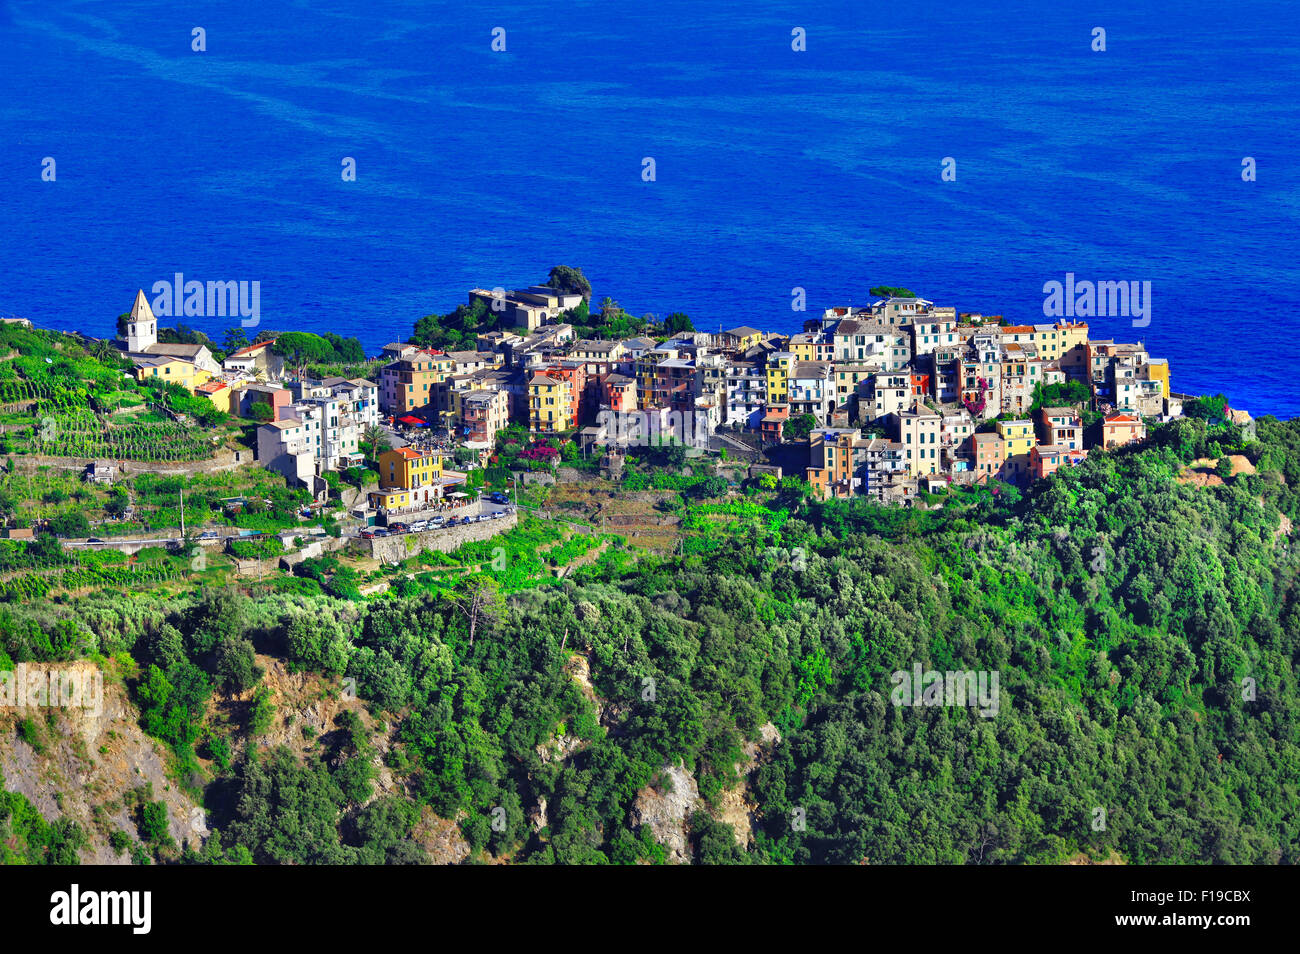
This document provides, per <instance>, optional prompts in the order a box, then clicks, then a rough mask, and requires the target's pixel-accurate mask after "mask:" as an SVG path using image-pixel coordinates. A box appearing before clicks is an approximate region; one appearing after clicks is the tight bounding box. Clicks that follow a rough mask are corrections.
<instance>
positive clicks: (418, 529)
mask: <svg viewBox="0 0 1300 954" xmlns="http://www.w3.org/2000/svg"><path fill="white" fill-rule="evenodd" d="M428 529H429V521H428V520H417V521H415V523H413V524H411V532H412V533H424V531H426V530H428Z"/></svg>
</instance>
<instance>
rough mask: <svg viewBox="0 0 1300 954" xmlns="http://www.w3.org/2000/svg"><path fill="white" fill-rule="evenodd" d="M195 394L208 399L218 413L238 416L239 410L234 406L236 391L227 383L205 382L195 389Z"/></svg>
mask: <svg viewBox="0 0 1300 954" xmlns="http://www.w3.org/2000/svg"><path fill="white" fill-rule="evenodd" d="M194 393H195V394H196V395H198V396H199V397H205V398H207V399H208V400H209V401H211V402H212V404H213V406H214V407H216V409H217V410H218V411H225V412H226V413H227V414H238V409H237V408H236V407H235V406H234V396H235V389H234V388H232V387H231V386H230V385H229V384H227V383H226V382H225V381H215V380H214V381H205V382H204V383H203V384H200V385H199V386H198V387H196V388H195V389H194Z"/></svg>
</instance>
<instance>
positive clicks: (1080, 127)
mask: <svg viewBox="0 0 1300 954" xmlns="http://www.w3.org/2000/svg"><path fill="white" fill-rule="evenodd" d="M1298 26H1300V11H1297V10H1296V9H1295V8H1294V7H1293V6H1292V5H1290V4H1287V3H1283V2H1252V3H1247V4H1242V5H1236V6H1234V7H1232V8H1231V9H1226V8H1223V7H1222V5H1218V4H1212V3H1205V2H1192V3H1180V4H1177V5H1175V4H1172V3H1163V2H1162V3H1156V4H1152V5H1148V6H1146V7H1144V9H1142V10H1137V11H1134V10H1129V9H1127V8H1126V7H1125V6H1123V5H1119V4H1101V5H1097V4H1088V5H1084V4H1077V3H1066V4H1062V5H1058V6H1054V7H1053V8H1052V9H1051V10H1048V11H1041V10H1037V9H1035V8H1034V6H1033V5H1031V4H1027V3H1012V4H1000V5H998V7H997V8H996V9H988V8H986V7H985V6H984V5H981V4H974V3H950V4H943V5H926V4H923V5H920V6H917V7H912V8H909V9H906V10H900V9H897V8H895V7H892V6H888V7H887V6H885V5H875V4H869V5H863V4H843V3H832V4H827V5H824V6H818V7H817V8H816V9H815V10H809V11H802V10H798V9H794V8H791V7H790V6H789V5H786V4H779V3H768V2H758V3H754V4H750V5H748V6H747V7H746V8H745V9H744V10H743V12H739V13H737V12H735V11H732V10H727V9H724V8H722V7H721V6H720V5H711V4H704V5H700V4H694V3H682V2H666V3H660V4H655V5H640V4H632V3H626V2H612V3H577V4H573V5H571V6H570V7H567V8H566V10H565V11H564V13H563V14H561V13H559V12H557V11H556V10H555V9H554V8H553V7H550V6H544V5H539V4H527V3H504V4H500V5H497V6H495V7H493V8H492V9H491V10H483V11H477V10H470V9H465V8H462V7H460V6H457V5H454V4H419V3H410V2H398V3H390V4H385V5H384V6H383V8H382V9H377V10H374V11H367V12H366V13H365V14H356V13H353V12H351V11H350V10H349V9H348V5H347V4H344V3H341V2H337V0H325V2H320V3H313V4H311V5H310V6H309V5H307V4H306V3H291V4H281V5H276V4H270V5H259V6H257V7H254V8H248V9H242V8H241V9H238V10H232V9H227V8H225V7H222V6H219V5H215V4H213V5H208V4H198V5H196V6H194V7H191V8H189V9H186V10H183V11H182V10H177V9H176V8H175V7H174V5H170V4H164V3H161V2H157V0H149V2H144V0H127V2H121V3H115V4H112V5H105V4H101V3H95V2H80V3H76V2H74V3H69V4H60V5H59V6H58V7H50V6H48V5H45V4H42V3H37V2H27V0H9V2H6V3H4V4H3V5H2V6H0V63H3V64H4V65H5V66H6V67H7V68H6V69H5V70H3V71H0V130H3V137H4V142H5V143H6V147H7V148H6V149H4V150H3V151H2V152H0V175H3V178H4V181H5V183H6V186H7V187H6V188H5V189H4V190H2V191H0V223H3V224H4V225H5V226H6V228H5V229H4V231H3V236H4V237H3V239H0V241H3V243H4V244H3V253H4V260H5V268H4V269H3V271H0V313H3V314H8V315H17V316H21V317H26V318H30V319H32V320H33V321H34V322H36V323H37V324H39V325H42V326H46V327H53V328H61V329H65V330H81V331H85V332H87V333H90V334H96V335H111V334H112V332H113V328H114V321H115V319H116V317H117V315H119V314H121V313H123V312H125V311H127V310H128V309H129V307H130V305H131V302H132V300H133V298H134V296H135V293H136V290H137V289H143V290H144V291H145V294H146V296H148V297H149V298H150V299H152V298H153V293H152V288H153V285H154V284H155V283H156V282H159V281H170V280H171V279H172V276H173V274H174V273H177V272H180V273H183V274H184V275H185V276H186V277H187V278H193V279H197V280H200V281H249V282H251V281H257V282H259V283H260V291H261V301H260V305H261V318H260V328H269V329H275V330H310V331H315V332H326V331H331V332H335V333H337V334H340V335H344V336H356V337H358V338H360V339H361V341H362V343H363V344H364V345H365V347H366V350H367V352H368V353H372V354H373V353H375V352H377V351H378V350H379V348H381V347H382V346H383V345H384V344H385V343H387V342H389V341H394V340H405V339H406V338H407V337H408V336H409V335H410V333H411V330H412V327H413V326H414V324H415V322H416V320H418V319H419V318H420V317H421V316H422V315H426V314H430V313H445V312H447V311H450V310H451V309H452V308H454V307H455V306H456V305H457V304H460V303H462V302H464V301H466V296H467V292H468V290H469V289H470V288H473V287H487V288H492V287H495V286H503V287H505V288H513V287H522V286H525V285H529V284H534V283H538V282H541V281H544V280H545V278H546V275H547V272H548V271H549V269H550V268H551V266H553V265H557V264H567V265H575V266H580V267H582V268H583V269H584V271H585V273H586V275H587V277H588V278H589V279H590V281H591V283H592V286H593V292H594V298H595V299H596V300H599V299H600V298H602V297H604V296H606V295H608V296H611V297H613V298H615V299H616V300H618V301H619V302H620V303H621V304H622V305H623V306H624V307H625V308H626V309H627V310H628V311H629V312H631V313H633V314H636V315H641V314H647V313H648V314H654V315H657V316H660V317H662V316H664V315H666V314H667V313H669V312H673V311H683V312H686V313H687V314H688V315H690V316H691V318H692V319H693V321H694V323H695V325H696V327H697V328H700V329H701V330H716V329H717V328H718V327H720V326H725V327H731V326H735V325H741V324H747V325H752V326H754V327H757V328H761V329H763V330H771V331H779V332H784V333H789V332H792V331H795V330H799V328H800V327H801V325H802V323H803V321H804V320H805V319H807V318H811V317H815V316H817V315H819V314H820V313H821V311H822V310H823V309H824V308H827V307H832V306H844V305H862V304H866V303H867V302H868V301H869V300H870V298H871V296H869V294H868V289H869V288H870V287H872V286H874V285H896V286H905V287H907V288H910V289H912V290H913V291H915V292H916V293H917V294H920V295H922V296H924V297H926V298H929V299H932V300H934V301H935V302H936V303H938V304H943V305H953V306H955V307H956V308H957V309H958V310H959V311H974V312H983V313H985V314H1002V315H1004V316H1005V317H1006V318H1007V319H1008V320H1009V321H1011V322H1013V323H1017V324H1020V323H1024V324H1030V323H1036V322H1043V321H1050V320H1052V319H1051V318H1049V317H1046V316H1044V311H1043V308H1044V299H1045V297H1046V295H1045V293H1044V285H1045V284H1046V283H1049V282H1053V281H1058V282H1063V281H1064V280H1065V277H1066V275H1067V274H1072V275H1074V276H1075V277H1076V278H1077V279H1078V280H1091V281H1125V282H1137V283H1145V282H1149V283H1150V286H1149V287H1150V289H1151V292H1150V306H1151V308H1150V315H1149V322H1148V323H1146V324H1144V325H1137V326H1135V325H1134V323H1133V321H1132V320H1131V319H1130V318H1124V317H1113V318H1097V317H1093V318H1089V319H1087V320H1088V321H1089V324H1090V326H1091V327H1092V328H1093V329H1094V330H1093V333H1092V336H1093V337H1094V338H1114V339H1115V340H1120V341H1135V340H1140V341H1143V342H1145V344H1146V345H1147V347H1148V350H1149V352H1150V353H1151V354H1152V355H1153V356H1155V357H1163V358H1167V359H1168V360H1169V362H1170V365H1171V371H1172V384H1173V388H1174V390H1175V391H1179V392H1192V393H1215V392H1223V393H1224V394H1226V395H1227V396H1228V397H1229V400H1230V401H1231V403H1232V405H1233V406H1234V407H1242V408H1245V409H1247V410H1249V411H1251V412H1252V413H1253V414H1256V415H1263V414H1275V415H1278V416H1280V417H1284V418H1289V417H1294V416H1296V415H1297V414H1300V387H1298V386H1297V385H1296V383H1295V375H1294V373H1293V369H1294V368H1295V367H1296V366H1297V362H1298V361H1300V338H1298V337H1297V336H1296V335H1294V334H1289V333H1286V331H1285V329H1286V327H1287V325H1286V322H1288V321H1289V322H1292V326H1294V316H1295V314H1296V307H1297V293H1296V289H1297V287H1300V263H1298V262H1297V256H1296V254H1295V252H1296V247H1297V237H1298V236H1300V188H1297V186H1298V185H1300V178H1298V175H1297V165H1296V162H1295V156H1296V155H1297V151H1298V150H1297V146H1298V145H1300V122H1298V121H1297V120H1300V105H1297V104H1300V79H1298V77H1297V72H1296V70H1295V68H1294V64H1295V63H1296V62H1300V59H1298V58H1297V52H1300V51H1298V50H1297V46H1300V29H1297V27H1298ZM196 27H199V28H202V29H203V30H204V37H205V45H206V48H205V49H204V50H203V51H202V52H196V51H194V50H192V48H191V46H192V35H193V34H192V31H193V30H194V28H196ZM498 27H499V28H501V29H503V30H504V31H505V34H504V37H505V50H504V51H494V50H493V49H492V43H493V38H494V33H493V31H494V29H496V28H498ZM1095 27H1102V28H1104V29H1105V30H1106V39H1107V48H1106V50H1105V51H1104V52H1094V51H1093V50H1092V49H1091V44H1092V31H1093V29H1094V28H1095ZM795 28H802V29H803V30H804V31H805V32H806V50H804V51H799V52H797V51H795V50H793V49H792V48H791V39H792V37H791V31H792V30H793V29H795ZM940 50H941V51H942V55H937V53H936V51H940ZM47 157H50V158H52V159H54V160H55V162H56V164H57V176H56V178H55V180H54V181H43V179H42V168H43V165H42V164H43V162H44V160H45V159H46V158H47ZM1247 157H1249V158H1250V159H1252V160H1253V161H1254V163H1255V167H1256V178H1255V179H1254V181H1246V180H1245V179H1243V176H1242V171H1243V160H1244V159H1245V158H1247ZM349 158H350V159H352V160H354V161H355V167H356V179H355V181H344V179H343V177H342V175H341V172H340V170H341V165H342V163H343V162H344V160H345V159H349ZM647 158H652V159H653V160H654V168H655V177H654V181H645V180H644V178H643V175H642V171H643V168H644V160H645V159H647ZM945 159H952V160H954V161H955V170H956V178H955V180H953V181H944V179H943V178H942V176H941V173H942V168H943V162H944V160H945ZM794 289H802V290H803V293H804V295H805V296H806V302H807V311H804V312H798V311H793V310H792V308H791V301H792V293H793V290H794ZM173 320H175V319H173ZM179 320H181V321H183V322H184V323H186V324H189V325H191V326H193V327H195V328H198V329H200V330H202V331H204V332H205V333H207V334H208V335H210V336H212V337H213V338H215V339H217V340H220V337H221V335H222V332H223V331H224V329H225V328H227V327H230V326H231V325H232V324H237V323H238V322H237V320H235V321H232V320H231V319H221V318H211V319H209V318H181V319H179ZM1279 326H1280V327H1279ZM254 333H255V331H254V330H252V329H249V334H250V337H251V335H252V334H254Z"/></svg>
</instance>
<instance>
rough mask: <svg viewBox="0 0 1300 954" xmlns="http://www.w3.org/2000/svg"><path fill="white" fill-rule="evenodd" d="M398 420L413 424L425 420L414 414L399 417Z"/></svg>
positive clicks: (421, 422)
mask: <svg viewBox="0 0 1300 954" xmlns="http://www.w3.org/2000/svg"><path fill="white" fill-rule="evenodd" d="M398 420H399V421H401V422H402V423H403V424H411V425H415V424H423V423H424V421H422V420H420V419H419V418H418V417H416V416H415V415H414V414H407V415H406V416H405V417H399V418H398Z"/></svg>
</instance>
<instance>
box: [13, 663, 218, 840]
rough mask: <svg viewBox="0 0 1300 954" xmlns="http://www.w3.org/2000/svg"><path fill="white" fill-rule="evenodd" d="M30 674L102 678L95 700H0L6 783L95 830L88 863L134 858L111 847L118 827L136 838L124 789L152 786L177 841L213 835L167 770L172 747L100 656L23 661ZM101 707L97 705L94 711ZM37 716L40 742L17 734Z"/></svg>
mask: <svg viewBox="0 0 1300 954" xmlns="http://www.w3.org/2000/svg"><path fill="white" fill-rule="evenodd" d="M24 665H25V666H26V669H27V671H28V672H29V673H48V672H50V671H52V670H55V671H63V672H75V673H77V674H78V677H79V678H80V679H82V680H94V679H95V677H96V676H99V677H100V678H101V679H102V692H103V695H102V698H101V699H100V700H99V702H98V703H97V704H96V705H92V706H82V705H77V706H67V707H52V706H41V707H35V706H27V707H25V708H21V709H20V708H11V707H0V773H3V776H4V787H5V788H6V789H7V790H9V791H11V792H18V793H20V794H21V795H23V796H24V797H26V799H27V800H28V801H29V802H31V803H32V805H33V806H34V807H35V808H36V810H37V811H39V812H40V813H41V815H42V817H44V818H45V819H46V820H47V821H54V820H55V819H58V818H60V817H66V818H70V819H72V820H73V821H75V822H77V824H78V825H80V826H81V828H82V829H83V830H84V831H85V832H86V834H87V835H88V836H89V839H90V844H89V845H88V846H87V847H86V848H83V849H82V851H81V860H82V863H84V864H98V865H110V864H128V863H129V858H128V856H127V855H125V854H124V855H118V854H116V853H115V852H113V850H112V849H111V848H109V847H108V839H109V836H110V835H111V833H112V832H113V831H114V830H120V831H124V832H126V833H127V834H129V835H130V836H131V837H132V838H133V839H136V838H138V837H139V836H138V832H137V830H136V823H135V819H134V818H133V817H132V816H131V812H130V809H129V808H128V807H127V805H126V803H125V802H124V798H123V796H125V795H126V794H127V793H128V792H132V791H134V790H135V789H138V788H142V787H145V786H146V785H148V786H150V787H151V788H152V795H151V798H152V800H153V801H161V802H163V803H164V804H165V805H166V806H167V818H168V822H169V827H170V830H171V836H172V838H173V839H174V840H175V842H176V844H177V845H183V844H184V843H185V842H186V841H189V842H191V844H193V845H194V847H196V848H197V847H198V846H199V845H200V844H201V843H202V841H203V839H204V838H205V837H206V835H207V833H208V832H207V828H206V823H205V819H204V816H203V813H202V810H201V809H200V808H199V806H198V805H197V804H196V803H195V802H194V801H193V800H191V799H190V798H189V796H188V795H186V794H185V793H184V792H182V791H180V790H179V789H178V788H177V787H176V786H175V784H173V783H172V781H171V780H170V779H169V778H168V775H167V759H168V754H167V752H166V750H165V749H164V747H163V746H162V745H161V744H160V743H158V742H157V741H155V740H154V739H152V738H150V737H149V736H147V735H145V733H144V731H143V730H142V729H141V728H140V725H139V721H138V720H139V715H138V713H137V712H136V710H135V707H134V706H133V705H132V704H131V703H130V701H129V700H128V699H127V697H126V690H125V689H124V688H123V686H122V685H121V683H120V682H117V681H114V680H112V679H104V678H103V676H102V674H101V673H100V671H99V669H98V668H97V667H96V666H95V664H94V663H92V662H89V661H86V660H82V661H78V662H69V663H25V664H24ZM96 710H98V711H96ZM24 720H30V721H31V727H32V731H34V733H35V735H36V738H34V739H33V741H34V742H35V743H36V746H35V747H33V746H32V745H30V744H28V742H27V741H25V740H24V739H23V738H21V737H20V735H19V733H18V727H19V724H20V723H22V722H23V721H24Z"/></svg>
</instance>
